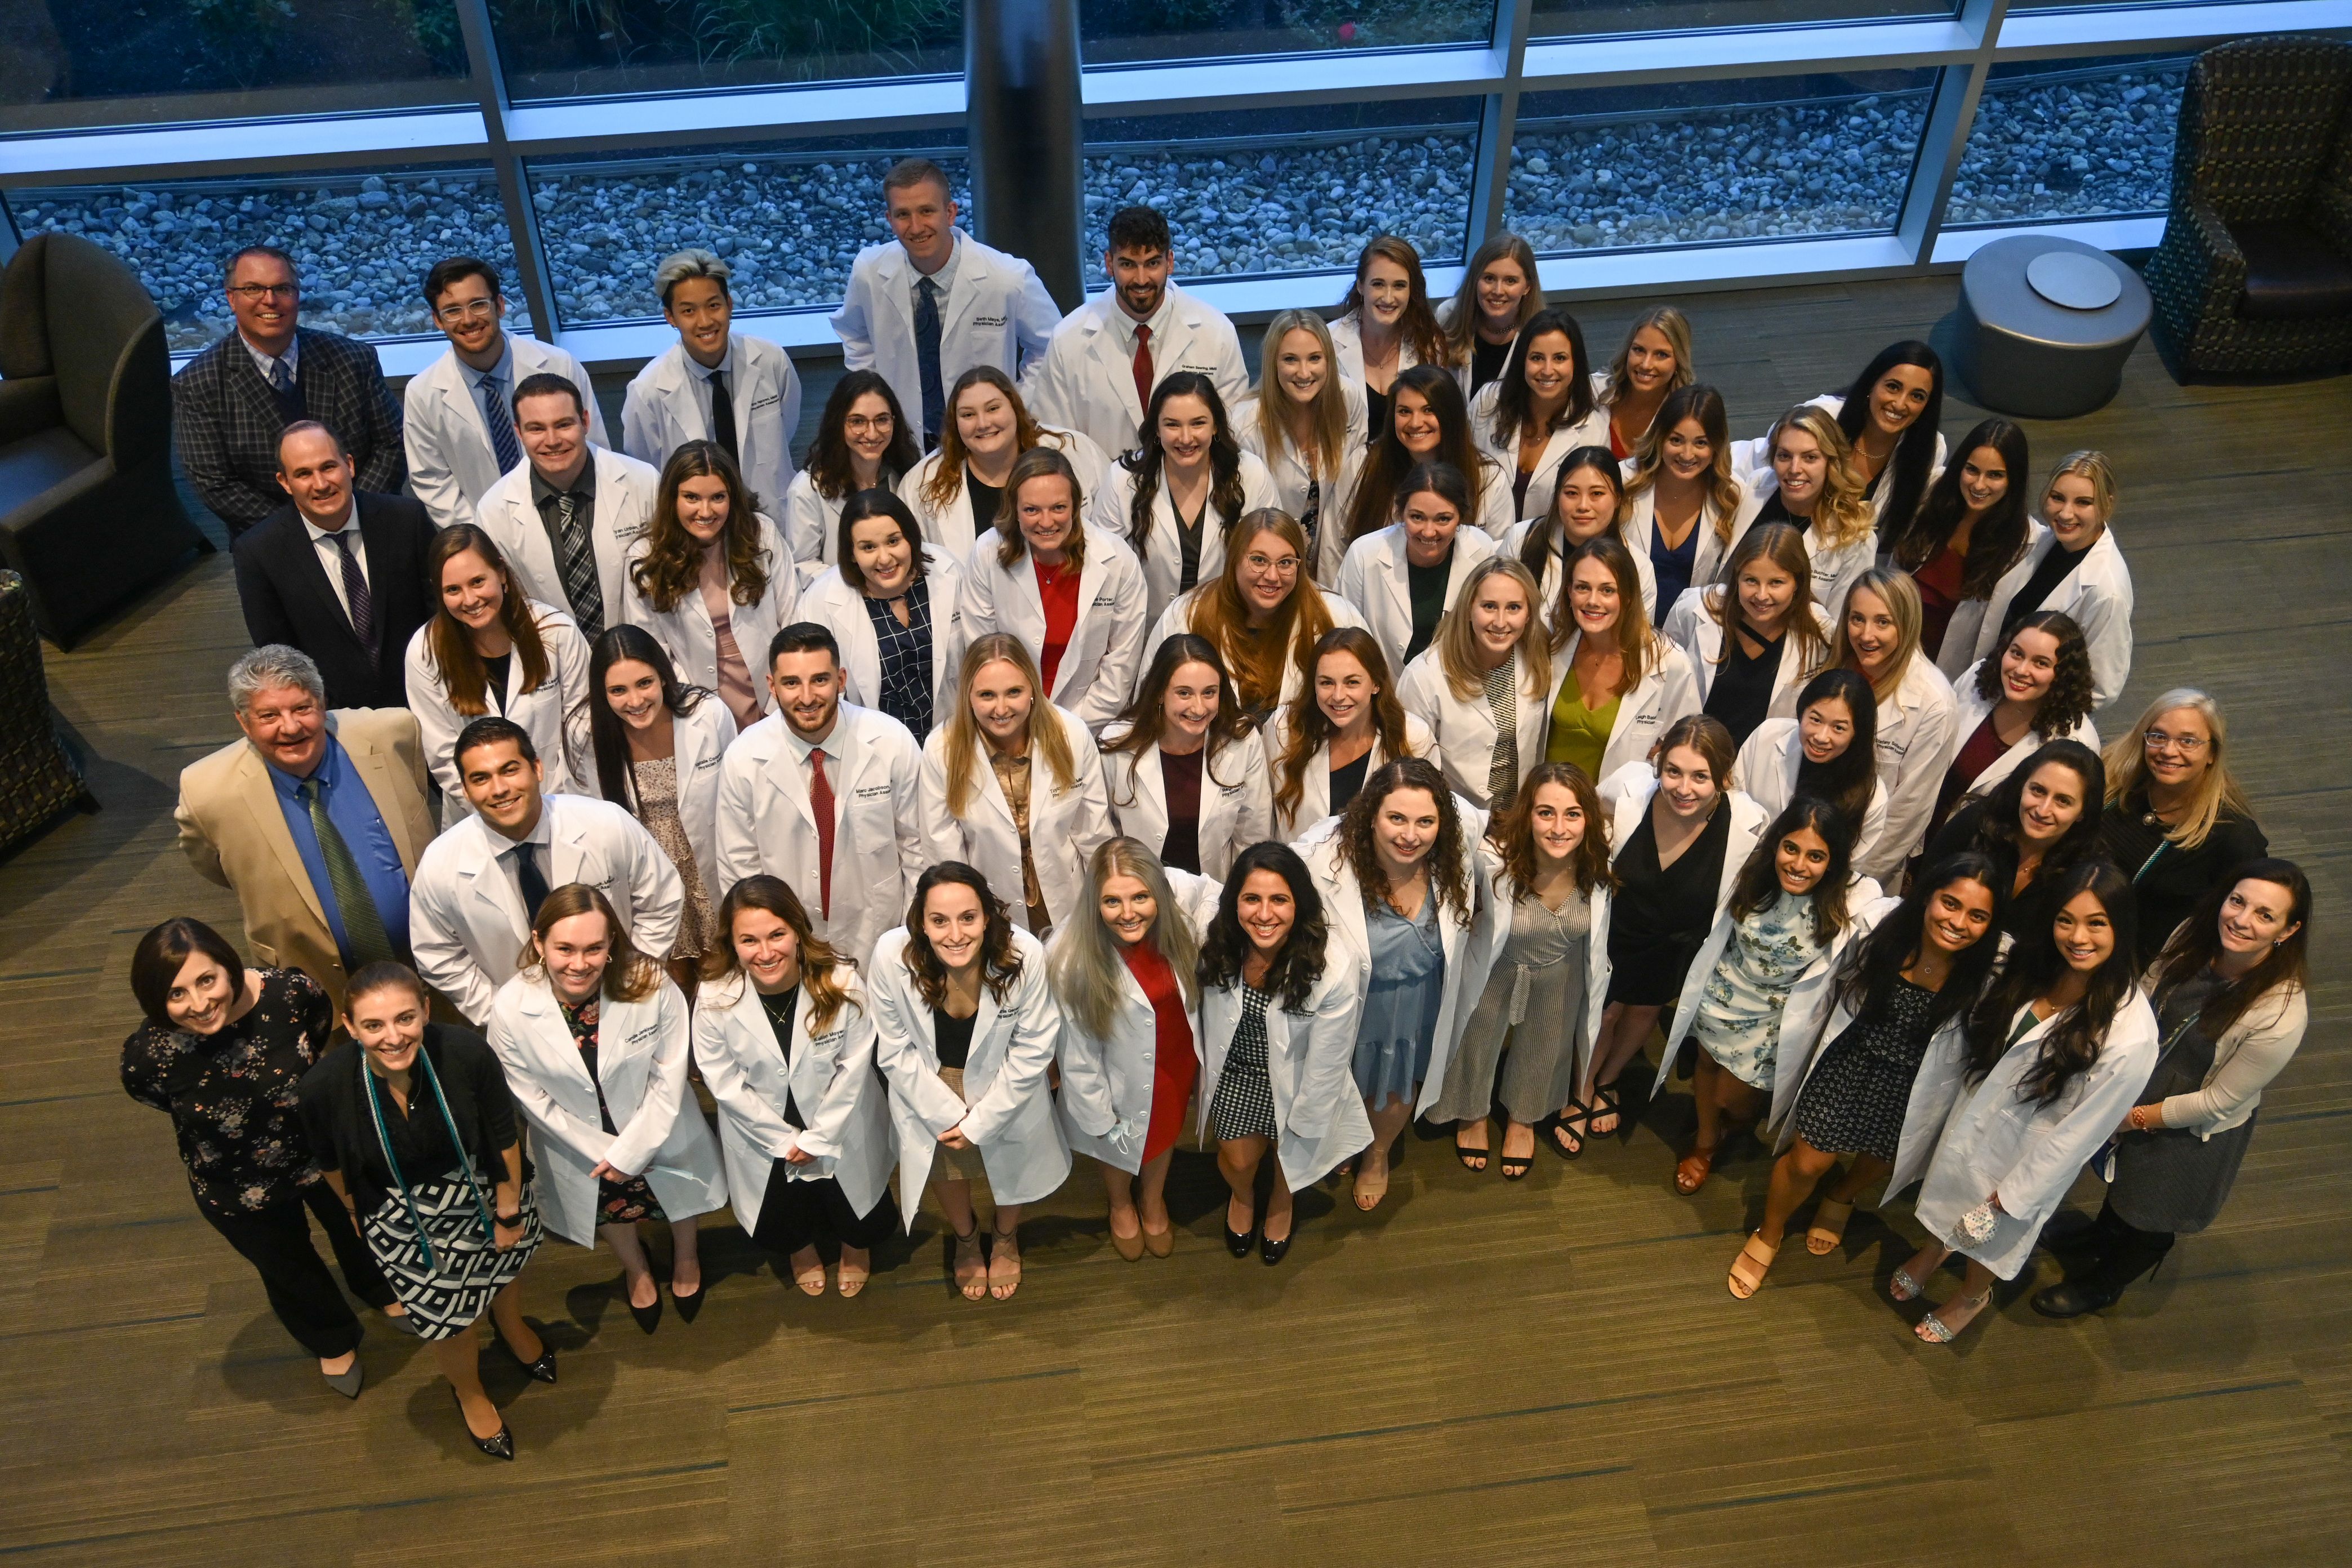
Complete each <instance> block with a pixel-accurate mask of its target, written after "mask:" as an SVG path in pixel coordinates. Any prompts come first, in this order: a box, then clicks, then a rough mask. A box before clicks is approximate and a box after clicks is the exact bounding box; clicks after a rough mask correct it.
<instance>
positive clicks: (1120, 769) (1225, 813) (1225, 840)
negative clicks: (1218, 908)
mask: <svg viewBox="0 0 2352 1568" xmlns="http://www.w3.org/2000/svg"><path fill="white" fill-rule="evenodd" d="M1126 733H1127V726H1126V725H1125V724H1123V723H1121V724H1114V725H1112V726H1111V727H1110V728H1109V729H1108V730H1107V731H1104V733H1103V742H1104V743H1105V744H1106V745H1109V744H1111V743H1114V742H1117V741H1118V739H1119V738H1120V737H1121V736H1123V735H1125V734H1126ZM1103 777H1104V780H1105V781H1106V782H1107V783H1108V785H1109V787H1110V814H1111V820H1112V821H1113V822H1114V823H1116V824H1117V825H1118V830H1119V832H1121V833H1123V834H1125V835H1126V836H1127V837H1129V838H1134V839H1139V840H1140V841H1141V842H1142V843H1143V844H1144V845H1145V846H1147V847H1149V848H1150V851H1151V852H1152V853H1153V854H1154V855H1158V854H1160V852H1161V850H1162V849H1163V848H1164V847H1166V845H1167V842H1168V789H1167V784H1166V783H1165V781H1164V780H1163V779H1162V778H1161V776H1160V748H1159V747H1158V746H1156V745H1155V746H1146V747H1144V748H1143V750H1142V751H1140V752H1113V751H1106V752H1104V753H1103ZM1195 831H1196V832H1197V833H1198V834H1199V835H1200V844H1201V869H1202V872H1204V873H1205V874H1207V875H1209V876H1211V877H1214V878H1217V879H1221V880H1222V879H1223V877H1224V876H1225V874H1226V873H1227V872H1228V871H1230V870H1231V869H1233V864H1234V856H1236V855H1239V854H1240V853H1241V852H1242V851H1243V850H1244V849H1246V848H1248V847H1250V846H1251V845H1253V844H1256V843H1260V842H1262V841H1264V840H1265V839H1268V838H1271V837H1274V786H1273V784H1271V783H1270V782H1269V781H1268V778H1267V773H1266V766H1265V748H1264V747H1263V746H1261V745H1260V744H1259V743H1258V739H1257V737H1256V736H1255V735H1244V736H1243V737H1241V738H1240V739H1239V740H1237V741H1234V742H1230V743H1228V744H1226V745H1225V746H1224V747H1223V748H1222V749H1220V750H1218V751H1215V752H1213V753H1212V754H1211V755H1210V756H1209V757H1207V758H1206V759H1205V760H1204V761H1203V762H1202V767H1201V816H1200V819H1199V821H1198V822H1197V823H1196V824H1195Z"/></svg>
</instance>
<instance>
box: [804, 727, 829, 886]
mask: <svg viewBox="0 0 2352 1568" xmlns="http://www.w3.org/2000/svg"><path fill="white" fill-rule="evenodd" d="M809 769H810V772H809V809H810V810H811V811H813V812H814V813H815V814H816V888H817V905H818V910H819V913H820V915H821V917H822V918H823V919H825V920H828V921H829V920H831V919H833V784H832V781H831V780H829V779H827V778H826V777H825V776H824V752H810V753H809Z"/></svg>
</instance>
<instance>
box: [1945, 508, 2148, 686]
mask: <svg viewBox="0 0 2352 1568" xmlns="http://www.w3.org/2000/svg"><path fill="white" fill-rule="evenodd" d="M2057 547H2058V536H2057V535H2056V534H2054V533H2053V532H2051V531H2050V530H2049V529H2048V528H2046V527H2044V526H2043V525H2042V524H2041V523H2039V522H2036V523H2034V524H2033V525H2032V542H2030V543H2028V544H2027V545H2026V547H2025V554H2024V556H2023V557H2022V558H2021V560H2020V561H2019V562H2018V563H2017V564H2016V565H2014V566H2011V568H2010V569H2009V570H2008V571H2006V572H2004V573H2002V574H2001V577H2000V582H1998V583H1996V584H1993V588H1992V597H1991V598H1990V599H1989V600H1988V601H1986V604H1985V613H1984V620H1983V621H1982V623H1981V624H1980V625H1979V626H1978V628H1977V636H1976V641H1975V643H1974V645H1973V646H1972V647H1970V648H1969V657H1968V658H1967V659H1966V660H1965V661H1964V663H1974V662H1975V661H1976V660H1978V659H1980V658H1998V657H1999V656H2000V647H1999V646H1998V645H1999V644H2000V624H2001V622H2002V621H2004V620H2006V619H2008V617H2009V605H2010V601H2011V600H2012V599H2014V598H2016V597H2017V595H2018V590H2019V589H2021V588H2022V587H2024V586H2025V584H2026V583H2027V582H2028V581H2030V580H2031V579H2032V576H2033V569H2034V568H2035V567H2037V566H2039V565H2041V564H2042V561H2043V559H2044V558H2045V557H2047V556H2048V555H2049V553H2050V552H2052V551H2053V550H2054V549H2056V548H2057ZM2042 608H2043V609H2045V610H2063V611H2064V612H2066V614H2068V615H2070V616H2074V623H2075V625H2077V626H2081V627H2082V628H2083V639H2084V641H2085V642H2086V643H2088V644H2089V645H2090V649H2091V689H2092V697H2091V705H2092V709H2093V710H2094V711H2096V710H2098V709H2101V708H2105V706H2106V705H2107V704H2108V703H2110V702H2113V701H2114V700H2116V696H2117V695H2118V694H2120V693H2121V692H2122V690H2123V689H2124V682H2126V680H2129V679H2131V662H2132V624H2131V622H2132V580H2131V569H2130V568H2129V567H2127V566H2126V565H2125V564H2124V552H2123V547H2122V546H2121V545H2119V544H2117V543H2116V531H2115V529H2114V527H2113V526H2112V525H2111V526H2109V527H2108V528H2106V529H2105V530H2103V531H2101V532H2100V534H2099V538H2098V542H2096V543H2095V544H2093V545H2092V546H2091V548H2090V549H2088V550H2086V551H2084V552H2083V559H2082V562H2081V563H2080V564H2078V565H2076V566H2075V568H2074V570H2073V571H2072V572H2069V573H2068V574H2066V576H2065V579H2064V581H2063V582H2061V583H2060V584H2058V585H2057V586H2056V587H2055V588H2053V589H2051V590H2050V596H2049V597H2048V598H2046V599H2044V600H2042ZM1944 647H1945V648H1946V649H1947V650H1950V649H1951V647H1952V641H1951V639H1950V638H1948V637H1947V638H1946V639H1945V642H1944Z"/></svg>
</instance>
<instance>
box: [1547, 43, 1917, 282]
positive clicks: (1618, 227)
mask: <svg viewBox="0 0 2352 1568" xmlns="http://www.w3.org/2000/svg"><path fill="white" fill-rule="evenodd" d="M1935 74H1936V73H1935V72H1933V71H1931V70H1911V71H1873V72H1866V73H1863V74H1859V75H1850V76H1792V77H1766V78H1758V79H1747V80H1733V81H1701V82H1680V83H1671V84H1667V85H1664V86H1656V87H1642V88H1598V89H1583V90H1579V91H1572V92H1540V93H1529V94H1528V96H1527V97H1526V98H1523V99H1521V100H1519V121H1518V134H1517V141H1516V142H1515V144H1514V145H1513V146H1512V148H1511V176H1510V189H1509V195H1508V198H1507V205H1506V208H1505V210H1506V213H1507V221H1508V222H1509V225H1510V226H1511V227H1512V228H1513V229H1514V230H1515V231H1517V233H1519V234H1522V235H1524V236H1526V237H1527V239H1528V243H1529V244H1531V245H1533V246H1534V247H1536V249H1537V250H1538V251H1544V252H1553V253H1557V252H1560V251H1571V250H1623V249H1639V248H1644V247H1657V246H1675V245H1704V244H1707V243H1709V242H1716V243H1728V242H1733V241H1740V240H1754V239H1779V238H1788V237H1796V236H1801V235H1805V236H1810V235H1839V234H1883V233H1885V232H1886V231H1888V230H1890V229H1892V228H1893V227H1894V226H1895V217H1896V216H1897V215H1898V214H1899V212H1900V211H1901V209H1902V205H1903V195H1904V191H1905V190H1906V187H1907V186H1908V185H1909V184H1910V182H1911V170H1912V165H1913V163H1914V162H1915V160H1916V155H1917V153H1918V150H1919V133H1920V129H1921V127H1922V126H1923V125H1924V124H1925V122H1926V121H1927V98H1928V93H1929V91H1930V90H1931V89H1932V88H1933V86H1934V83H1935Z"/></svg>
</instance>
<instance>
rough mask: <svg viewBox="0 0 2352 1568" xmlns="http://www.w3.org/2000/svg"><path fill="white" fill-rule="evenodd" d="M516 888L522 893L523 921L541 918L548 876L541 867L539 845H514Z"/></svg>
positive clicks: (526, 922) (545, 898)
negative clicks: (540, 909)
mask: <svg viewBox="0 0 2352 1568" xmlns="http://www.w3.org/2000/svg"><path fill="white" fill-rule="evenodd" d="M513 854H514V868H515V890H516V891H518V892H520V894H522V918H523V923H524V924H525V925H529V924H530V922H531V921H535V920H537V919H539V906H540V905H541V904H543V903H545V902H547V876H546V874H545V873H544V872H542V871H541V870H540V868H539V847H538V846H537V845H532V844H518V845H516V846H515V847H514V850H513Z"/></svg>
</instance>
